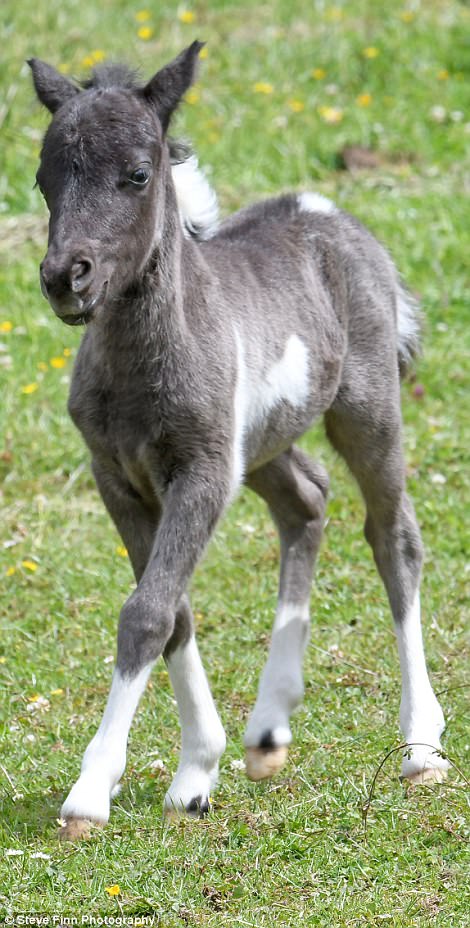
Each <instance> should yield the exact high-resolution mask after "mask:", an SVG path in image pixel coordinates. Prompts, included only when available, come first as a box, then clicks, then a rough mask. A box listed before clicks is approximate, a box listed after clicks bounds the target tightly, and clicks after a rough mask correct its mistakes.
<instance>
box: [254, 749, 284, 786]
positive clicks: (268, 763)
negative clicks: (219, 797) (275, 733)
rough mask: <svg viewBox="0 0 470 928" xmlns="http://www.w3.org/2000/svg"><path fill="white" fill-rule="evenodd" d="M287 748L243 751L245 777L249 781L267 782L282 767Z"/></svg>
mask: <svg viewBox="0 0 470 928" xmlns="http://www.w3.org/2000/svg"><path fill="white" fill-rule="evenodd" d="M287 753H288V751H287V746H286V745H285V744H283V745H281V746H280V747H278V748H247V749H246V751H245V759H246V775H247V777H248V779H249V780H267V779H268V777H273V776H274V775H275V774H276V773H277V772H278V770H281V768H282V767H283V766H284V764H285V762H286V760H287Z"/></svg>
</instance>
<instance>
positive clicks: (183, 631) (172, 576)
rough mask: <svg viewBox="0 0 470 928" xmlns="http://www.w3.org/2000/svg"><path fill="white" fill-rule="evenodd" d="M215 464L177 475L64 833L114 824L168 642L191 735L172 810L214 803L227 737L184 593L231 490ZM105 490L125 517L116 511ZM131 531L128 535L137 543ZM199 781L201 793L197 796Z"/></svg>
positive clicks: (128, 608)
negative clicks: (140, 720) (118, 794)
mask: <svg viewBox="0 0 470 928" xmlns="http://www.w3.org/2000/svg"><path fill="white" fill-rule="evenodd" d="M207 471H208V469H207V467H206V468H205V469H204V470H203V469H202V468H201V469H200V470H198V468H197V467H195V468H194V470H193V471H192V472H191V473H188V474H184V475H181V476H179V477H178V478H177V479H176V480H174V481H173V482H172V483H171V484H170V486H169V489H168V491H167V493H166V496H165V500H164V510H163V515H162V518H161V521H160V523H159V526H158V529H157V532H156V536H155V539H154V542H153V545H152V547H151V551H150V555H149V558H148V562H147V565H146V567H145V569H144V570H143V572H142V575H141V577H140V579H139V582H138V585H137V588H136V590H135V591H134V592H133V593H132V595H131V596H130V597H129V599H128V600H127V602H126V603H125V604H124V607H123V609H122V611H121V616H120V622H119V633H118V654H117V664H116V670H115V672H114V676H113V682H112V686H111V692H110V695H109V698H108V703H107V706H106V709H105V713H104V716H103V719H102V722H101V725H100V727H99V729H98V732H97V733H96V735H95V737H94V738H93V740H92V741H91V743H90V744H89V746H88V748H87V750H86V752H85V755H84V758H83V764H82V772H81V775H80V778H79V780H78V781H77V783H76V784H75V785H74V787H73V788H72V790H71V792H70V794H69V796H68V797H67V799H66V800H65V803H64V805H63V807H62V811H61V815H62V818H63V819H65V826H64V835H63V836H64V837H67V838H73V837H76V836H79V835H80V834H82V833H83V832H86V831H87V830H88V827H89V824H90V822H91V823H97V824H105V823H106V822H107V820H108V818H109V808H110V797H111V796H112V794H113V790H114V789H115V787H116V784H117V783H118V782H119V779H120V777H121V776H122V773H123V771H124V767H125V762H126V745H127V737H128V733H129V729H130V725H131V722H132V719H133V716H134V713H135V710H136V708H137V704H138V701H139V698H140V696H141V694H142V692H143V690H144V688H145V686H146V683H147V680H148V677H149V674H150V671H151V669H152V666H153V664H154V663H155V660H156V659H157V657H159V655H160V654H162V652H163V651H164V650H165V649H166V657H167V660H168V666H169V671H170V676H171V679H172V682H173V685H174V686H175V690H176V696H177V700H178V704H179V711H180V719H181V725H182V734H183V751H182V763H181V764H180V768H179V770H178V774H177V777H176V778H175V781H174V784H172V787H171V788H170V790H169V794H168V796H167V799H166V807H167V809H171V810H172V809H177V810H181V809H182V808H184V810H186V811H188V812H189V813H190V814H194V813H195V812H204V811H205V809H206V807H207V802H208V793H209V789H210V786H211V785H212V783H213V781H214V779H215V775H216V771H217V761H218V757H219V756H220V754H221V753H222V751H223V747H224V745H225V740H224V735H223V729H222V726H221V725H220V722H219V720H218V716H217V713H216V711H215V707H214V706H213V703H212V697H211V696H210V691H209V687H208V684H207V681H206V678H205V675H204V671H203V669H202V665H201V663H200V659H199V655H198V653H197V648H196V644H195V641H194V636H193V633H192V624H191V615H190V611H189V607H188V604H187V601H186V600H184V599H182V595H183V593H184V589H185V587H186V584H187V582H188V580H189V577H190V575H191V573H192V570H193V568H194V566H195V564H196V562H197V560H198V558H199V557H200V555H201V553H202V551H203V549H204V547H205V545H206V544H207V542H208V540H209V537H210V535H211V532H212V530H213V528H214V526H215V523H216V521H217V518H218V516H219V515H220V513H221V511H222V509H223V506H224V503H225V499H226V496H227V493H226V491H225V483H224V481H223V479H221V476H220V474H219V473H217V472H216V471H214V472H213V473H211V472H210V473H208V472H207ZM98 483H99V480H98ZM100 489H102V487H101V486H100ZM103 496H104V498H105V502H106V504H107V506H108V508H109V509H110V511H111V513H112V515H113V518H114V520H115V521H116V523H117V524H118V523H119V517H118V516H117V513H116V511H114V510H113V507H112V505H110V500H109V498H106V495H105V494H104V493H103ZM122 534H123V535H124V536H125V535H126V532H123V533H122ZM129 537H130V534H129V532H127V538H126V541H127V542H128V543H129ZM201 706H202V707H203V708H202V710H201ZM207 729H211V730H212V732H213V734H214V737H213V738H212V739H211V738H210V737H207V738H206V737H205V736H204V732H205V731H206V730H207ZM196 767H197V768H198V769H200V768H204V770H205V772H206V774H207V777H206V781H204V778H203V777H199V779H197V778H195V777H194V772H195V768H196ZM182 768H184V770H183V769H182ZM191 783H192V785H193V786H195V792H194V794H191V795H190V796H189V798H188V793H190V792H191V788H190V786H191ZM203 787H205V788H203ZM193 800H194V801H193Z"/></svg>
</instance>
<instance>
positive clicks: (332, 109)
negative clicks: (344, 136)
mask: <svg viewBox="0 0 470 928" xmlns="http://www.w3.org/2000/svg"><path fill="white" fill-rule="evenodd" d="M318 113H319V115H320V116H321V118H322V119H323V121H324V122H327V123H330V124H331V125H333V124H334V123H338V122H341V120H342V118H343V111H342V110H339V109H338V108H337V107H336V106H319V107H318Z"/></svg>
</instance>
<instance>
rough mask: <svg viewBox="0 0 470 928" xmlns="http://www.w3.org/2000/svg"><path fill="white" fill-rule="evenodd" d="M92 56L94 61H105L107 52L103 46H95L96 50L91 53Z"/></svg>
mask: <svg viewBox="0 0 470 928" xmlns="http://www.w3.org/2000/svg"><path fill="white" fill-rule="evenodd" d="M91 57H92V58H93V61H95V62H96V64H98V63H99V62H100V61H104V59H105V58H106V52H104V51H103V49H102V48H95V50H94V52H92V53H91Z"/></svg>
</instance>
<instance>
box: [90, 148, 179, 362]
mask: <svg viewBox="0 0 470 928" xmlns="http://www.w3.org/2000/svg"><path fill="white" fill-rule="evenodd" d="M157 196H158V198H159V203H158V213H159V219H158V221H157V224H158V228H157V230H156V234H155V246H154V248H153V251H152V252H151V254H150V257H149V259H148V261H147V264H146V266H145V268H144V270H143V272H142V273H141V275H140V277H139V279H137V280H136V281H135V283H134V284H133V285H132V286H131V287H130V288H128V290H127V291H126V292H125V293H124V294H123V295H122V296H121V297H119V298H118V299H117V300H115V301H114V303H113V304H112V306H111V307H109V308H108V307H107V308H106V309H105V310H104V312H103V313H102V315H101V317H98V318H97V320H96V322H95V323H93V324H92V326H90V335H91V337H92V339H93V342H94V345H95V346H96V350H97V351H98V352H99V354H100V356H101V357H102V359H103V362H104V363H105V364H106V366H107V367H108V369H109V370H110V372H113V373H114V372H116V373H118V374H119V376H126V373H127V374H129V375H131V376H132V372H133V371H135V370H136V369H137V368H139V369H142V368H143V367H146V366H151V367H152V368H153V369H154V368H155V364H156V363H158V362H159V361H160V362H163V361H164V360H165V357H166V356H167V355H168V353H169V352H171V348H172V346H173V347H174V348H175V349H176V348H177V345H178V343H180V342H181V338H182V337H183V336H184V330H185V328H186V322H185V316H184V312H183V296H184V276H185V268H184V266H183V265H184V264H185V263H187V262H188V261H189V262H190V261H191V249H187V248H185V245H186V244H187V243H186V242H185V241H184V238H183V231H182V228H181V223H180V219H179V214H178V207H177V201H176V194H175V190H174V186H173V181H172V178H171V171H170V168H169V165H168V170H167V171H165V175H164V177H163V178H162V183H161V186H160V190H159V191H158V193H157ZM188 252H189V253H188Z"/></svg>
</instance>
